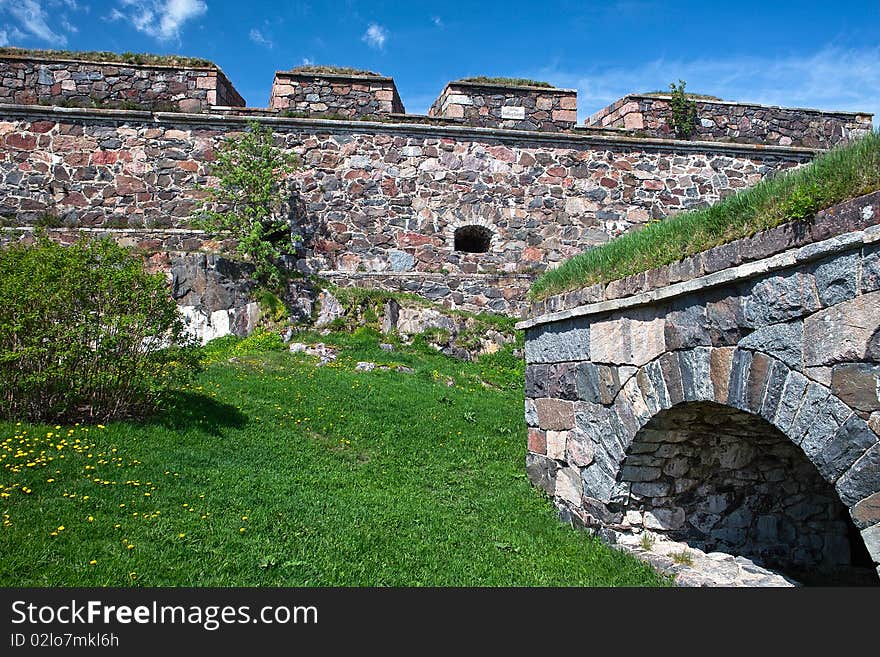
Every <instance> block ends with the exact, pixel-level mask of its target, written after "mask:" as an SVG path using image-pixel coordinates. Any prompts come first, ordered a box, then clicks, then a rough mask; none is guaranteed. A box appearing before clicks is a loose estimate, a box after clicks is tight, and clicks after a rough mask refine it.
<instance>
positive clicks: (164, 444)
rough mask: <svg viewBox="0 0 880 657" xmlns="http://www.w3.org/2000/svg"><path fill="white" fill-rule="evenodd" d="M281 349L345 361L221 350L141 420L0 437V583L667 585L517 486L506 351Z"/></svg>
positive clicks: (521, 474) (359, 346)
mask: <svg viewBox="0 0 880 657" xmlns="http://www.w3.org/2000/svg"><path fill="white" fill-rule="evenodd" d="M296 339H298V340H304V341H310V340H314V339H320V340H321V341H323V342H325V343H328V344H335V345H337V346H338V347H339V348H340V349H342V352H341V354H340V357H339V359H338V360H337V361H336V362H335V363H334V364H332V365H329V366H326V367H322V368H317V367H315V365H314V362H315V359H313V358H310V357H308V356H305V355H291V354H289V353H288V352H287V351H286V350H285V351H279V350H277V347H278V345H277V342H274V341H273V340H269V339H267V338H266V337H265V336H260V337H258V338H255V339H249V340H245V341H237V340H235V339H230V338H224V339H221V340H219V341H217V342H215V343H212V344H211V345H209V348H208V349H207V350H206V352H207V356H206V358H207V365H206V369H205V372H204V373H203V374H202V375H201V376H200V378H199V380H198V381H196V382H195V383H194V384H193V385H192V386H191V387H189V388H187V389H185V390H181V391H179V392H177V393H176V394H175V395H174V396H173V397H172V398H171V399H170V400H169V402H168V404H167V406H166V408H165V410H164V411H163V412H162V413H161V414H160V415H158V416H157V417H155V418H154V419H152V420H150V421H148V422H140V423H136V422H117V423H112V424H108V425H107V426H106V427H100V426H91V427H83V426H77V427H60V428H56V427H45V426H24V425H19V426H16V425H13V424H3V425H0V462H2V464H3V469H2V470H0V472H2V477H3V481H2V485H0V509H2V512H3V518H4V522H3V524H4V526H3V527H0V585H3V586H159V585H179V586H184V585H186V586H211V585H216V586H233V585H241V586H272V585H284V586H316V585H330V586H336V585H382V586H384V585H401V586H419V585H440V586H445V585H463V586H471V585H474V586H477V585H487V586H491V585H596V586H606V585H660V584H664V583H665V581H666V580H663V579H662V578H660V577H659V576H658V575H656V574H655V572H654V571H652V570H651V569H650V568H649V567H647V566H646V565H644V564H641V563H640V562H638V561H636V560H634V559H632V558H631V557H629V556H627V555H624V554H622V553H619V552H616V551H614V550H612V549H610V548H608V547H606V546H604V545H603V544H601V543H600V542H599V541H598V540H597V539H594V538H592V537H590V536H588V535H587V534H586V533H585V532H580V531H575V530H573V529H571V528H569V527H568V526H565V525H563V524H561V523H560V522H559V521H558V520H557V518H556V515H555V512H554V509H553V507H552V504H551V503H550V501H549V500H548V499H546V498H545V497H544V496H543V495H542V494H541V493H540V492H539V491H538V490H537V489H535V488H533V487H532V486H531V485H530V484H529V482H528V481H527V479H526V477H525V468H524V458H525V427H524V426H523V420H522V403H523V397H522V368H523V364H522V361H520V360H517V359H514V358H513V357H512V356H511V354H510V352H509V351H503V352H500V353H498V354H493V355H492V356H491V357H487V358H484V359H483V360H481V361H480V362H478V363H461V362H458V361H454V360H451V359H448V358H445V357H443V356H440V355H439V354H437V353H436V352H432V350H431V349H430V348H428V347H425V346H424V345H419V344H416V345H414V346H413V347H412V348H405V347H403V346H401V345H399V344H398V348H397V349H396V350H395V351H392V352H385V351H382V350H381V349H379V347H378V342H379V340H380V336H379V335H378V334H376V333H374V332H371V331H365V330H361V331H358V332H355V333H354V334H351V335H345V334H331V335H328V336H318V335H316V334H313V335H302V336H298V337H297V338H296ZM381 339H382V340H385V338H384V337H382V338H381ZM273 345H274V346H275V348H276V350H272V347H273ZM267 349H268V350H267ZM230 358H231V359H232V361H231V362H230ZM360 360H370V361H373V362H377V363H380V364H388V365H406V366H408V367H412V368H413V369H415V372H414V373H412V374H405V373H401V372H396V371H379V370H376V371H373V372H355V371H354V365H355V363H356V362H357V361H360ZM449 380H452V381H453V383H454V385H452V386H449V385H447V383H448V381H449ZM49 433H51V434H52V435H51V436H48V435H47V434H49ZM59 437H60V438H59ZM59 440H64V441H65V442H63V443H61V442H59ZM59 444H61V449H58V445H59ZM62 457H63V458H62ZM50 459H51V460H50ZM28 463H31V464H33V465H31V466H28V465H27V464H28ZM59 527H63V529H59ZM242 529H243V531H242ZM53 532H54V534H55V535H54V536H53ZM129 546H132V547H130V548H129ZM93 561H94V563H91V562H93Z"/></svg>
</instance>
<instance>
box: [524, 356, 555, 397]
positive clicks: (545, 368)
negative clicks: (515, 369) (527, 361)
mask: <svg viewBox="0 0 880 657" xmlns="http://www.w3.org/2000/svg"><path fill="white" fill-rule="evenodd" d="M525 388H526V397H531V398H533V399H536V398H538V397H549V396H550V366H549V365H546V364H543V363H542V364H538V365H526V386H525Z"/></svg>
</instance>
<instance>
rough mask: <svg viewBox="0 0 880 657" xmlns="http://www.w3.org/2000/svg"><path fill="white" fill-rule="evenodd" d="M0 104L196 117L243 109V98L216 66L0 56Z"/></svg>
mask: <svg viewBox="0 0 880 657" xmlns="http://www.w3.org/2000/svg"><path fill="white" fill-rule="evenodd" d="M0 80H2V84H0V103H15V104H19V105H37V104H52V105H59V104H61V105H78V106H84V107H90V106H92V105H101V106H106V107H113V106H117V107H118V106H125V105H126V104H131V105H136V106H138V107H142V108H151V107H158V108H163V109H179V110H180V111H183V112H201V111H204V110H207V109H209V108H210V107H213V106H218V105H222V106H236V107H243V106H244V104H245V102H244V99H243V98H242V97H241V96H240V95H239V94H238V92H237V91H236V90H235V87H233V86H232V83H231V82H229V80H228V79H227V78H226V76H225V75H224V74H223V71H221V70H220V69H219V68H217V67H216V66H185V67H184V66H163V65H154V64H127V63H121V62H91V61H80V60H73V59H64V58H47V57H31V56H25V55H11V54H0Z"/></svg>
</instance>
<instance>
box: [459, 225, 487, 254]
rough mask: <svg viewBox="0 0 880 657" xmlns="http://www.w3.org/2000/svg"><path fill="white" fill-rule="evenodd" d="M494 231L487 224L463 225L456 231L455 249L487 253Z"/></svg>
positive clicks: (465, 251) (464, 251)
mask: <svg viewBox="0 0 880 657" xmlns="http://www.w3.org/2000/svg"><path fill="white" fill-rule="evenodd" d="M491 242H492V231H491V230H489V229H488V228H486V227H485V226H475V225H474V226H462V227H461V228H458V229H456V231H455V250H456V251H461V252H463V253H486V252H487V251H488V250H489V245H490V244H491Z"/></svg>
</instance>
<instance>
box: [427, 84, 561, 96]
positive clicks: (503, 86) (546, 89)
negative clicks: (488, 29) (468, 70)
mask: <svg viewBox="0 0 880 657" xmlns="http://www.w3.org/2000/svg"><path fill="white" fill-rule="evenodd" d="M449 87H471V88H474V89H476V88H479V89H525V90H528V91H539V92H542V93H558V94H575V93H577V89H566V88H564V87H536V86H533V85H530V84H500V83H498V82H470V81H466V80H450V81H449V82H447V83H446V86H445V87H443V90H444V91H445V90H446V89H448V88H449ZM441 95H442V92H441Z"/></svg>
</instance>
